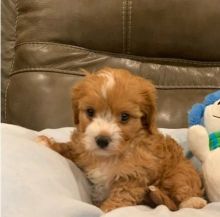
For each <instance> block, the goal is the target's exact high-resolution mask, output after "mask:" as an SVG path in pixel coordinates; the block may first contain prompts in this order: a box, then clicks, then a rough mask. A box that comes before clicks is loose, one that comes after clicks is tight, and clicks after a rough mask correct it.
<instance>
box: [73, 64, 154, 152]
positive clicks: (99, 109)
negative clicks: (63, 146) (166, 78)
mask: <svg viewBox="0 0 220 217" xmlns="http://www.w3.org/2000/svg"><path fill="white" fill-rule="evenodd" d="M72 101H73V110H74V121H75V124H76V126H77V129H78V131H79V132H80V133H81V134H82V135H83V144H84V146H85V149H86V150H87V151H90V152H93V153H94V154H97V155H105V156H112V155H117V154H120V153H121V152H123V151H124V150H125V149H126V147H127V146H128V145H129V144H130V143H132V141H134V139H135V138H137V137H138V135H140V134H143V133H144V134H146V135H149V134H152V133H154V130H155V129H156V127H155V120H154V116H155V88H154V86H153V85H152V84H151V83H150V82H149V81H147V80H144V79H142V78H140V77H138V76H134V75H132V74H131V73H129V72H128V71H126V70H121V69H111V68H105V69H102V70H100V71H98V72H97V73H95V74H89V75H87V76H86V77H85V79H83V80H82V81H81V82H79V83H78V84H77V85H76V86H75V87H74V89H73V99H72Z"/></svg>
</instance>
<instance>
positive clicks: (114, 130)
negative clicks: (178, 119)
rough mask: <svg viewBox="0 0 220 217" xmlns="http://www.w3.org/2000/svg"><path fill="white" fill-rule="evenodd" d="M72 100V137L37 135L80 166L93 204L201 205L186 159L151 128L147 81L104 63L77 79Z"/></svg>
mask: <svg viewBox="0 0 220 217" xmlns="http://www.w3.org/2000/svg"><path fill="white" fill-rule="evenodd" d="M72 105H73V111H74V122H75V126H76V130H75V131H74V132H73V134H72V137H71V141H70V142H68V143H63V144H61V143H56V142H55V141H53V140H52V139H49V138H47V137H45V136H41V137H40V139H41V140H42V141H43V142H44V143H46V144H47V145H48V146H49V147H50V148H52V149H53V150H55V151H57V152H59V153H60V154H61V155H63V156H65V157H67V158H69V159H71V160H72V161H73V162H74V163H76V165H77V166H78V167H80V168H81V169H82V171H84V173H85V174H86V176H87V177H88V179H89V181H90V182H91V184H92V200H93V203H94V204H96V205H97V206H99V207H100V208H101V209H102V210H103V211H105V212H108V211H110V210H113V209H115V208H118V207H124V206H131V205H137V204H148V205H150V204H152V203H154V205H158V204H165V205H167V206H168V207H169V208H170V209H171V210H176V209H178V208H184V207H193V208H202V207H203V206H205V204H206V201H205V200H204V199H202V198H201V197H202V194H203V192H202V184H201V180H200V177H199V175H198V174H197V172H196V170H195V169H194V168H193V166H192V164H191V162H190V161H188V160H187V159H185V158H184V155H183V151H182V148H181V147H180V146H179V145H178V144H177V143H176V142H175V141H174V140H173V139H172V138H171V137H169V136H164V135H162V134H160V133H159V132H158V130H157V128H156V122H155V115H156V90H155V87H154V85H153V84H152V83H151V82H150V81H148V80H145V79H143V78H141V77H138V76H135V75H133V74H131V73H130V72H128V71H126V70H123V69H112V68H104V69H102V70H100V71H98V72H97V73H93V74H89V75H87V76H86V77H85V79H83V80H82V81H80V82H79V83H78V84H76V86H75V87H74V88H73V94H72ZM152 185H153V186H152ZM149 186H150V188H149ZM155 190H157V191H155ZM154 192H156V193H154Z"/></svg>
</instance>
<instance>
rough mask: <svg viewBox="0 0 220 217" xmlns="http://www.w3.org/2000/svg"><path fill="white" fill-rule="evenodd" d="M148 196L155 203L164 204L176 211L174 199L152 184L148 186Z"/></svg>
mask: <svg viewBox="0 0 220 217" xmlns="http://www.w3.org/2000/svg"><path fill="white" fill-rule="evenodd" d="M149 197H150V199H151V200H152V201H153V203H154V204H155V205H165V206H167V207H168V208H169V209H170V210H171V211H176V210H177V209H178V208H177V206H176V204H175V203H174V201H173V200H172V199H171V198H169V196H168V195H166V194H165V193H164V192H163V191H161V190H160V189H159V188H158V187H156V186H154V185H151V186H149Z"/></svg>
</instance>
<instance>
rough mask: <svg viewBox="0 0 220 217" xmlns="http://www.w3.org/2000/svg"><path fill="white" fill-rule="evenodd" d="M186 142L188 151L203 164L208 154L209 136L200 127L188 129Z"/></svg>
mask: <svg viewBox="0 0 220 217" xmlns="http://www.w3.org/2000/svg"><path fill="white" fill-rule="evenodd" d="M188 141H189V148H190V150H191V151H192V152H193V154H194V155H195V156H196V157H197V158H198V159H199V160H200V161H202V162H203V161H204V160H205V158H206V156H207V154H208V152H209V136H208V133H207V131H206V129H205V128H204V127H203V126H201V125H195V126H192V127H190V128H189V130H188Z"/></svg>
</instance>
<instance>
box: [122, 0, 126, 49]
mask: <svg viewBox="0 0 220 217" xmlns="http://www.w3.org/2000/svg"><path fill="white" fill-rule="evenodd" d="M125 6H126V0H123V1H122V53H125V47H126V44H125Z"/></svg>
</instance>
